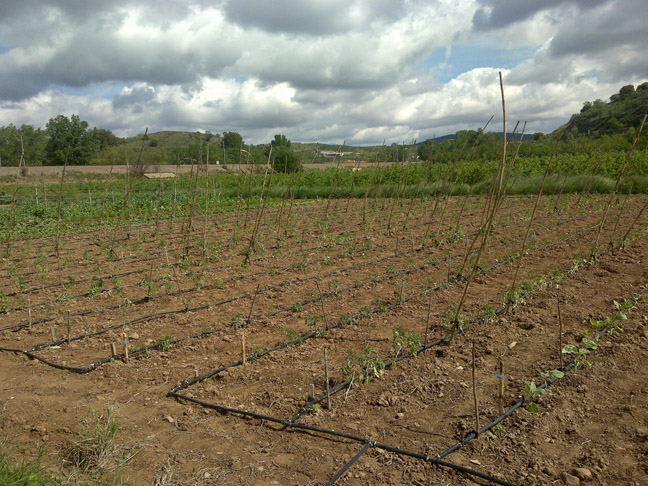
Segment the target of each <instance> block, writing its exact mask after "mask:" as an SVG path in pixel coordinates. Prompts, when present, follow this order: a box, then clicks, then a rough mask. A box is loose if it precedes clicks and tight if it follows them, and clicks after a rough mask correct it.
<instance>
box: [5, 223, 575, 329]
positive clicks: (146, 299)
mask: <svg viewBox="0 0 648 486" xmlns="http://www.w3.org/2000/svg"><path fill="white" fill-rule="evenodd" d="M516 214H518V213H516ZM576 219H578V217H574V218H571V219H564V220H562V221H560V222H558V223H557V224H556V225H555V226H551V227H549V226H547V227H545V228H543V229H544V230H547V229H551V228H554V227H557V226H559V225H562V224H567V223H570V222H572V221H574V220H576ZM515 222H517V220H516V221H515ZM511 224H512V223H511ZM471 236H474V233H473V234H470V235H468V237H471ZM453 242H454V241H453V238H448V239H447V240H442V241H437V242H436V245H435V246H432V247H427V248H431V249H435V248H437V247H438V246H440V245H441V244H444V243H453ZM384 246H387V245H384ZM424 249H426V248H425V247H418V248H415V249H413V250H407V251H404V252H400V253H396V254H394V255H389V256H387V257H384V258H381V259H378V260H372V261H370V262H365V263H360V264H357V265H353V266H351V267H346V268H342V269H338V270H335V271H332V272H329V273H327V274H323V275H321V274H320V275H317V276H313V277H308V278H295V279H291V280H287V281H284V282H281V283H280V284H277V285H274V286H268V287H264V288H263V289H261V291H262V292H267V291H269V290H273V289H275V288H279V287H282V286H285V285H289V284H291V283H297V282H304V281H308V280H312V279H318V278H322V277H326V276H331V275H334V274H336V273H344V272H348V271H351V270H354V269H357V268H361V267H363V266H368V265H373V264H375V263H376V262H379V261H385V260H387V259H390V258H397V257H401V256H403V255H407V254H410V253H418V252H421V251H422V250H424ZM363 251H364V249H360V250H353V251H351V252H349V253H351V254H353V253H356V252H363ZM459 256H464V255H454V256H452V257H450V259H454V258H457V257H459ZM324 260H326V258H324V259H322V260H320V262H321V261H324ZM442 261H447V258H446V259H444V260H442ZM313 263H317V262H313ZM424 267H425V265H423V266H420V267H418V269H423V268H424ZM293 268H294V265H291V266H289V267H286V268H284V269H282V270H280V271H290V270H292V269H293ZM143 271H146V270H143ZM138 272H139V271H138ZM265 273H268V272H263V271H262V272H255V273H252V274H246V275H243V276H237V277H233V278H231V279H228V280H226V281H224V282H222V284H225V283H230V282H235V281H239V280H242V279H246V278H249V277H255V276H260V275H263V274H265ZM403 274H404V273H403ZM403 274H399V275H396V276H395V277H394V278H396V277H398V276H401V275H403ZM370 283H376V282H370ZM222 284H221V285H222ZM217 287H218V285H207V286H202V287H199V288H192V289H184V290H178V291H176V292H173V293H167V294H165V295H163V296H145V297H142V298H139V299H136V300H133V301H130V302H129V305H131V304H134V305H138V304H141V303H146V302H149V301H152V300H155V299H156V298H159V297H167V296H177V295H182V294H186V293H190V292H194V291H197V290H208V289H210V288H217ZM344 290H347V289H341V290H339V291H338V292H337V293H339V292H342V291H344ZM337 293H335V292H333V293H331V294H327V296H331V295H337ZM89 294H90V293H89V292H88V293H85V294H81V296H88V295H89ZM252 294H253V293H252V292H249V293H246V294H242V295H239V296H238V297H236V298H234V300H232V299H227V300H224V301H221V302H218V303H214V304H211V305H212V306H218V305H222V304H226V303H230V302H233V301H235V300H240V299H243V298H246V297H249V296H250V295H252ZM76 297H79V296H74V297H71V299H73V298H76ZM314 300H316V299H311V300H310V301H306V302H302V303H301V304H302V305H305V304H308V303H312V302H313V301H314ZM53 302H56V301H49V302H44V303H37V304H31V308H34V307H38V306H43V305H48V304H51V303H53ZM122 305H123V304H121V303H120V304H113V305H110V306H106V307H103V308H100V309H93V310H88V311H81V312H76V313H74V314H70V315H71V316H72V317H77V316H87V315H90V314H95V313H101V312H105V311H106V310H113V309H116V308H119V307H121V306H122ZM203 308H204V307H202V306H201V307H197V308H191V309H181V310H176V312H178V313H180V312H187V311H196V310H202V309H203ZM13 310H24V307H22V308H16V309H13ZM285 310H288V308H286V309H282V311H285ZM279 312H281V311H279ZM273 315H276V313H275V314H273ZM153 317H155V316H154V315H153ZM58 319H59V317H50V318H43V319H37V320H32V321H31V324H32V325H34V324H41V323H46V322H53V321H56V320H58ZM27 326H29V322H22V323H17V324H13V325H8V326H5V327H3V328H0V332H1V331H5V330H12V329H21V328H25V327H27Z"/></svg>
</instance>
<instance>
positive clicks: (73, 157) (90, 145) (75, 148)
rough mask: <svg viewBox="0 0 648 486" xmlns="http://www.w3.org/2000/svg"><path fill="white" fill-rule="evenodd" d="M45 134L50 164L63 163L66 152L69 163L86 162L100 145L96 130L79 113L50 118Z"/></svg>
mask: <svg viewBox="0 0 648 486" xmlns="http://www.w3.org/2000/svg"><path fill="white" fill-rule="evenodd" d="M45 134H46V135H47V139H48V140H47V145H46V146H45V157H46V161H47V164H48V165H63V163H64V162H65V158H66V154H67V162H68V164H70V165H81V164H85V163H87V162H88V159H89V158H90V156H91V155H92V154H93V153H94V152H95V151H96V150H97V148H98V145H99V144H98V141H97V138H96V137H95V131H94V130H90V129H88V122H86V121H83V120H81V119H80V118H79V116H78V115H72V116H71V117H70V118H68V117H66V116H65V115H59V116H57V117H56V118H50V119H49V121H48V122H47V125H46V127H45Z"/></svg>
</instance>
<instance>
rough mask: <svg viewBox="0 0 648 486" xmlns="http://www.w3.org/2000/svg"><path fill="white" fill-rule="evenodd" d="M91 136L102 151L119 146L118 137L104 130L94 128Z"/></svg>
mask: <svg viewBox="0 0 648 486" xmlns="http://www.w3.org/2000/svg"><path fill="white" fill-rule="evenodd" d="M93 135H94V137H95V139H96V141H97V143H98V144H99V148H100V149H102V150H103V149H105V148H106V147H112V146H113V145H117V144H119V137H118V136H117V135H115V134H114V133H113V132H111V131H110V130H106V129H105V128H95V129H94V133H93ZM151 141H152V140H151Z"/></svg>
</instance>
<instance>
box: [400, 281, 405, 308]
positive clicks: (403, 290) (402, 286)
mask: <svg viewBox="0 0 648 486" xmlns="http://www.w3.org/2000/svg"><path fill="white" fill-rule="evenodd" d="M404 292H405V280H403V281H402V282H401V289H400V305H403V293H404Z"/></svg>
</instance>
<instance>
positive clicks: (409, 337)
mask: <svg viewBox="0 0 648 486" xmlns="http://www.w3.org/2000/svg"><path fill="white" fill-rule="evenodd" d="M392 334H393V339H392V350H393V351H394V360H396V359H397V358H398V356H400V354H401V351H402V350H403V349H407V350H408V351H409V353H410V354H415V353H416V351H417V350H418V349H420V347H421V346H422V343H423V339H422V338H421V336H420V335H419V334H417V333H415V332H414V331H410V330H409V329H404V328H402V327H397V328H396V329H394V330H393V331H392Z"/></svg>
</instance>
